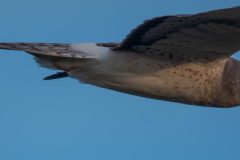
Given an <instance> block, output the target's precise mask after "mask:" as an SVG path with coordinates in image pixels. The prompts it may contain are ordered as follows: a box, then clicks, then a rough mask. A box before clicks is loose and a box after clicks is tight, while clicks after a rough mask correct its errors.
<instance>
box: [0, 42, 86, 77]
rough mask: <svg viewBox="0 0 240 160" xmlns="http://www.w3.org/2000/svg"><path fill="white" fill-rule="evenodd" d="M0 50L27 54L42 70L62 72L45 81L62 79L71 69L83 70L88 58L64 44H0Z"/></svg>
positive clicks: (69, 45)
mask: <svg viewBox="0 0 240 160" xmlns="http://www.w3.org/2000/svg"><path fill="white" fill-rule="evenodd" d="M0 49H5V50H17V51H24V52H27V53H29V54H31V55H33V56H34V57H35V60H36V62H37V63H38V64H39V65H40V66H41V67H44V68H50V69H57V70H63V71H64V72H62V73H57V74H55V75H51V76H48V77H46V78H45V79H46V80H49V79H56V78H62V77H66V76H67V72H68V71H70V70H71V69H73V68H83V66H85V65H86V63H85V62H86V61H89V60H90V58H88V57H86V55H84V53H82V52H80V51H77V50H75V49H74V48H72V47H71V44H64V43H0Z"/></svg>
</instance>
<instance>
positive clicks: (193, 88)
mask: <svg viewBox="0 0 240 160" xmlns="http://www.w3.org/2000/svg"><path fill="white" fill-rule="evenodd" d="M204 81H205V80H204V76H203V73H200V72H198V73H196V71H195V72H193V71H192V72H190V71H189V70H179V69H176V68H172V69H164V70H158V71H156V72H154V73H145V74H144V73H141V74H133V73H121V74H115V75H114V76H112V75H111V76H109V77H104V78H103V80H102V81H101V84H100V85H99V86H102V87H105V88H110V89H113V90H117V91H121V92H125V93H129V94H133V95H138V96H143V97H148V98H154V99H162V100H168V101H175V102H184V103H189V104H199V103H202V102H204V101H207V100H206V97H207V95H206V93H207V90H206V87H205V85H204ZM98 83H99V81H98Z"/></svg>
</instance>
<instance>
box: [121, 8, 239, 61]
mask: <svg viewBox="0 0 240 160" xmlns="http://www.w3.org/2000/svg"><path fill="white" fill-rule="evenodd" d="M116 49H119V50H135V51H139V52H142V53H144V54H152V55H155V56H160V57H162V56H163V55H165V56H168V57H169V58H171V59H174V58H178V59H181V58H183V59H184V58H185V59H189V60H199V59H206V60H207V61H208V60H211V59H217V58H221V57H229V56H231V55H232V54H233V53H235V52H237V51H238V50H240V7H235V8H229V9H222V10H215V11H210V12H206V13H200V14H195V15H177V16H165V17H159V18H154V19H151V20H148V21H145V22H144V23H143V24H142V25H140V26H139V27H137V28H136V29H134V30H133V31H132V32H131V33H130V34H129V35H128V36H127V38H126V39H125V40H124V41H123V42H122V43H121V45H120V46H119V47H117V48H116Z"/></svg>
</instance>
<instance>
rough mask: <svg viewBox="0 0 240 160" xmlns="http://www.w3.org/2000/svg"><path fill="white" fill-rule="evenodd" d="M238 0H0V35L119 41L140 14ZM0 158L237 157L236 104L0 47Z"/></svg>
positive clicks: (239, 113) (239, 118)
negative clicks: (83, 77) (72, 74)
mask: <svg viewBox="0 0 240 160" xmlns="http://www.w3.org/2000/svg"><path fill="white" fill-rule="evenodd" d="M237 5H240V0H201V1H196V0H181V1H180V0H167V1H163V0H148V1H147V0H145V1H143V0H121V1H118V0H101V1H100V0H99V1H98V0H51V1H50V0H38V1H36V0H19V1H17V0H2V1H1V5H0V19H1V25H0V41H27V42H105V41H106V42H109V41H121V40H122V39H123V38H124V37H125V36H126V34H127V33H128V32H129V31H130V30H131V29H133V28H134V27H135V26H136V25H138V24H140V23H141V22H142V21H143V20H145V19H148V18H151V17H155V16H162V15H169V14H177V13H197V12H202V11H207V10H212V9H218V8H227V7H232V6H237ZM0 73H1V79H0V159H2V160H33V159H34V160H55V159H57V160H69V159H71V160H75V159H81V160H147V159H149V160H159V159H163V160H176V159H184V160H229V159H230V160H231V159H240V107H238V108H232V109H214V108H203V107H196V106H188V105H183V104H177V103H170V102H165V101H158V100H151V99H145V98H140V97H136V96H131V95H127V94H122V93H118V92H114V91H110V90H106V89H101V88H97V87H94V86H89V85H83V84H79V82H78V81H76V80H73V79H61V80H55V81H47V82H46V81H42V78H43V77H45V76H47V75H49V74H52V73H54V71H51V70H47V69H43V68H39V67H38V66H37V64H35V63H34V61H33V60H32V57H31V56H30V55H27V54H22V53H20V52H14V51H0Z"/></svg>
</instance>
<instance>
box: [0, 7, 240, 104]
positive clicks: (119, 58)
mask: <svg viewBox="0 0 240 160" xmlns="http://www.w3.org/2000/svg"><path fill="white" fill-rule="evenodd" d="M0 49H9V50H20V51H25V52H27V53H30V54H31V55H33V56H34V57H35V59H36V61H37V62H38V63H39V64H40V65H41V66H43V67H46V68H52V69H57V70H61V72H58V73H56V74H54V75H51V76H48V77H46V78H44V79H45V80H50V79H57V78H62V77H68V76H69V77H72V78H77V79H78V80H80V81H81V82H83V83H87V84H92V85H95V86H99V87H103V88H109V89H112V90H116V91H120V92H125V93H129V94H133V95H138V96H143V97H148V98H154V99H161V100H167V101H173V102H181V103H186V104H193V105H201V106H211V107H233V106H237V105H239V104H240V62H239V61H238V60H236V59H234V58H232V57H231V55H232V54H234V53H236V52H237V51H239V50H240V7H235V8H229V9H221V10H215V11H210V12H206V13H200V14H194V15H175V16H164V17H157V18H153V19H151V20H147V21H145V22H144V23H143V24H142V25H140V26H138V27H137V28H136V29H134V30H133V31H132V32H131V33H130V34H129V35H128V36H127V38H126V39H124V40H123V42H121V43H87V44H59V43H0Z"/></svg>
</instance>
